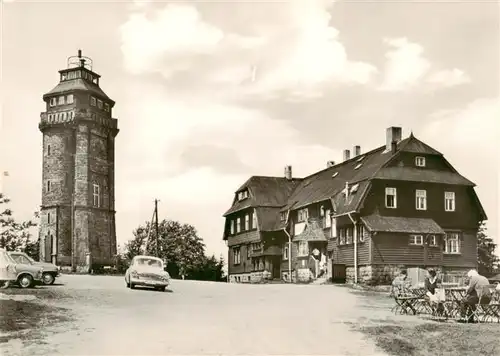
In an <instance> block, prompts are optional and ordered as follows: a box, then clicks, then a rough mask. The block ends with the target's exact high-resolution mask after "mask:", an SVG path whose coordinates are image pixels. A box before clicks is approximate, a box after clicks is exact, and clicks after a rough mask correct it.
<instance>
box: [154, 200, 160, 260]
mask: <svg viewBox="0 0 500 356" xmlns="http://www.w3.org/2000/svg"><path fill="white" fill-rule="evenodd" d="M155 229H156V257H160V256H159V253H158V236H159V231H158V199H155Z"/></svg>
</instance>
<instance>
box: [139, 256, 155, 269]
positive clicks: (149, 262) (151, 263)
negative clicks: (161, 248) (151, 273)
mask: <svg viewBox="0 0 500 356" xmlns="http://www.w3.org/2000/svg"><path fill="white" fill-rule="evenodd" d="M135 264H136V265H137V266H143V267H155V268H162V262H161V261H160V260H157V259H154V258H138V259H136V261H135Z"/></svg>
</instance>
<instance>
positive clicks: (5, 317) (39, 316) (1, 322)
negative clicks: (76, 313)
mask: <svg viewBox="0 0 500 356" xmlns="http://www.w3.org/2000/svg"><path fill="white" fill-rule="evenodd" d="M68 312H69V311H68V310H67V309H65V308H59V307H52V306H47V305H43V304H40V303H30V302H25V301H18V300H0V333H1V334H2V336H0V343H4V342H8V341H9V340H10V339H12V338H16V337H19V338H29V337H32V336H33V335H34V332H35V331H36V330H37V329H42V328H43V327H45V326H49V325H53V324H57V323H62V322H67V321H70V320H72V319H71V317H69V316H68Z"/></svg>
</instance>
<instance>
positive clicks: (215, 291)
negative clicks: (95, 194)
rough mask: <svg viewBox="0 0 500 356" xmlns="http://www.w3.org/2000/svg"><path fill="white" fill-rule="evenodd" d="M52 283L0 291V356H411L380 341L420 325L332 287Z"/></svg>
mask: <svg viewBox="0 0 500 356" xmlns="http://www.w3.org/2000/svg"><path fill="white" fill-rule="evenodd" d="M59 283H60V284H61V285H54V286H50V287H37V288H36V289H31V290H21V289H7V290H2V291H1V293H0V308H1V310H0V311H1V317H0V354H2V355H26V356H28V355H30V356H31V355H169V354H170V355H172V354H173V355H201V354H219V355H220V354H224V355H249V354H250V355H387V354H390V355H398V356H399V355H417V353H415V350H414V349H412V348H411V347H406V348H405V347H403V346H401V347H399V348H397V347H396V348H395V347H394V345H392V344H391V345H388V342H387V338H385V339H384V338H383V337H382V336H383V335H386V336H387V335H392V334H391V332H392V333H393V334H394V333H396V332H399V331H401V330H403V331H402V332H404V330H406V329H404V328H403V329H394V328H395V327H398V325H399V326H401V325H406V326H412V327H413V328H415V327H423V326H422V325H426V324H428V322H426V321H423V320H421V319H419V318H417V317H413V316H394V315H393V314H391V313H390V307H391V306H392V301H391V299H390V298H388V297H387V295H384V294H380V293H369V292H363V291H353V290H350V289H349V288H345V287H340V286H334V285H318V286H315V285H284V284H268V285H244V284H226V283H210V282H196V281H177V280H175V281H173V283H172V286H171V289H170V291H167V292H156V291H153V290H146V289H143V290H142V289H136V290H130V289H127V288H126V287H125V283H124V281H123V277H116V276H76V275H75V276H72V275H64V276H63V277H61V279H60V281H59ZM406 326H405V327H406ZM384 327H385V328H386V329H383V328H384ZM387 327H389V328H392V329H387ZM377 328H378V329H377ZM381 328H382V329H381ZM422 332H424V333H425V332H426V331H425V330H423V329H422ZM417 338H418V337H417ZM393 339H394V337H393ZM384 340H385V341H384ZM434 354H436V353H434Z"/></svg>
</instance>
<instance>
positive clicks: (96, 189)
mask: <svg viewBox="0 0 500 356" xmlns="http://www.w3.org/2000/svg"><path fill="white" fill-rule="evenodd" d="M93 188H94V189H93V194H92V196H93V198H94V206H95V207H97V208H99V207H100V206H101V195H100V191H99V190H100V189H99V184H94V187H93Z"/></svg>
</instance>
